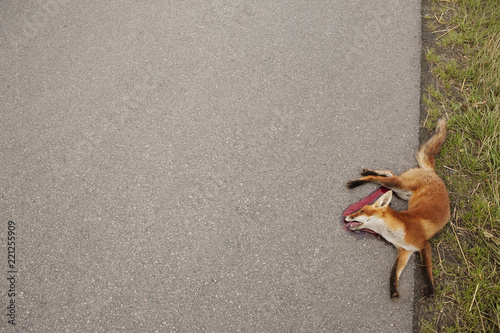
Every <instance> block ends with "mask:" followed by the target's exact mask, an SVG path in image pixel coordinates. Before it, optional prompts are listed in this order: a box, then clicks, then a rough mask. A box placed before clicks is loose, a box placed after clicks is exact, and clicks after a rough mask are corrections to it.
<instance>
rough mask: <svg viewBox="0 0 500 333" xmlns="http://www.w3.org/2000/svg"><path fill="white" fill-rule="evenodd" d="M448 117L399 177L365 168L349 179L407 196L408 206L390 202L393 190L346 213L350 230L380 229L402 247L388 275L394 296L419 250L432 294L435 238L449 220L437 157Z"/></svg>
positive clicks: (353, 183) (351, 184)
mask: <svg viewBox="0 0 500 333" xmlns="http://www.w3.org/2000/svg"><path fill="white" fill-rule="evenodd" d="M446 123H447V121H446V118H444V117H442V118H440V119H439V120H438V122H437V126H436V129H435V131H434V134H433V135H432V136H431V138H430V139H429V140H428V141H427V142H426V143H424V144H423V145H422V146H421V147H420V149H419V150H418V152H417V156H416V157H417V162H418V165H419V167H418V168H414V169H411V170H408V171H406V172H405V173H403V174H401V175H399V176H396V175H395V174H394V173H393V172H391V171H388V170H369V169H363V170H362V171H361V175H362V177H361V178H358V179H355V180H351V181H349V182H347V187H348V188H354V187H357V186H360V185H362V184H365V183H376V184H379V185H382V186H384V187H387V188H389V189H391V190H392V191H394V192H395V193H396V195H397V196H398V197H400V198H401V199H404V200H408V209H407V210H406V211H396V210H394V209H392V208H391V207H389V203H390V202H391V199H392V191H388V192H386V193H385V194H383V195H382V196H381V197H379V198H378V199H377V200H376V201H375V202H374V203H373V204H370V205H366V206H364V207H362V208H361V209H360V210H358V211H357V212H355V213H353V214H350V215H348V216H346V217H345V220H346V221H347V222H351V223H349V228H350V230H361V229H370V230H373V231H374V232H376V233H378V234H380V235H381V236H382V237H384V238H385V239H386V240H387V241H388V242H390V243H392V244H393V245H394V246H395V247H396V249H397V250H398V256H397V259H396V261H395V263H394V266H393V268H392V272H391V278H390V296H391V298H392V299H397V298H399V291H398V283H399V277H400V275H401V272H402V271H403V269H404V267H405V266H406V264H407V262H408V259H409V258H410V256H411V255H412V254H413V253H414V252H416V251H419V252H420V257H421V259H422V263H423V266H424V270H425V280H426V285H427V287H426V292H425V293H426V296H428V297H430V296H431V295H433V294H434V291H435V289H434V279H433V277H432V258H431V245H430V243H429V239H431V238H432V237H433V236H434V235H435V234H436V233H437V232H438V231H439V230H441V229H442V228H443V227H444V226H445V225H446V223H447V222H448V220H449V219H450V201H449V198H448V191H447V190H446V185H445V184H444V182H443V180H442V179H441V178H440V177H439V176H438V175H437V174H436V172H435V171H434V167H435V164H436V156H437V154H438V153H439V151H440V150H441V146H442V145H443V143H444V141H445V138H446Z"/></svg>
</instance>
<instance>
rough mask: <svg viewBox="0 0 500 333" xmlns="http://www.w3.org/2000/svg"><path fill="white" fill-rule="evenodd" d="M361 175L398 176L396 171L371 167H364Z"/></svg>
mask: <svg viewBox="0 0 500 333" xmlns="http://www.w3.org/2000/svg"><path fill="white" fill-rule="evenodd" d="M361 176H381V177H396V175H395V174H394V172H392V171H390V170H371V169H362V170H361Z"/></svg>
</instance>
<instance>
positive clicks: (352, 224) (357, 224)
mask: <svg viewBox="0 0 500 333" xmlns="http://www.w3.org/2000/svg"><path fill="white" fill-rule="evenodd" d="M357 216H359V213H358V212H356V213H354V214H351V215H347V216H346V217H345V218H344V219H345V221H346V222H348V223H347V228H349V230H360V229H362V228H363V222H362V221H359V219H357V218H356V217H357Z"/></svg>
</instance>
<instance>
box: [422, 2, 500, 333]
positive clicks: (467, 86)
mask: <svg viewBox="0 0 500 333" xmlns="http://www.w3.org/2000/svg"><path fill="white" fill-rule="evenodd" d="M432 4H433V8H432V10H431V11H430V12H429V13H427V15H426V17H427V23H428V24H429V26H430V27H431V29H432V30H433V31H434V32H435V37H436V44H435V45H434V46H433V47H431V48H429V50H428V52H427V61H428V62H429V63H430V64H431V68H432V69H431V71H432V74H433V76H434V77H435V83H434V84H433V85H431V86H430V87H429V88H428V90H427V92H426V94H425V95H424V96H423V99H424V102H425V104H426V106H427V110H428V118H427V119H426V125H427V126H428V127H429V128H432V127H433V126H434V124H435V121H436V119H437V117H438V116H439V115H440V114H443V113H448V115H449V118H450V121H449V135H448V138H447V142H446V144H445V146H444V147H443V150H442V152H441V155H440V158H439V161H438V165H437V170H438V171H440V172H441V176H442V177H443V178H444V179H445V182H446V183H447V185H448V187H449V190H450V197H451V201H452V212H453V216H452V220H451V222H450V224H449V226H448V227H447V228H445V229H444V230H443V232H441V233H440V234H439V235H438V236H437V237H436V239H435V240H434V244H435V246H434V247H435V249H436V256H435V258H437V259H436V260H437V261H438V262H437V263H435V266H434V267H435V275H436V277H437V278H436V283H437V288H438V293H437V295H436V298H435V299H434V300H433V301H432V302H431V303H430V305H428V306H427V309H426V311H427V312H426V314H425V315H423V320H422V321H421V324H420V329H421V330H422V331H423V332H436V331H439V332H440V331H446V332H500V200H499V199H500V195H499V188H500V185H499V176H498V174H499V172H500V1H498V0H481V1H479V0H435V1H433V2H432Z"/></svg>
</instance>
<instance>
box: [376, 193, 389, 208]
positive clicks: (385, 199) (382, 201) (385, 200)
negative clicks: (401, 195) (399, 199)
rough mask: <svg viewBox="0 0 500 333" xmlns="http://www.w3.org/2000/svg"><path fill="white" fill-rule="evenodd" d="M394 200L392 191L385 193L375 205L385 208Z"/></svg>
mask: <svg viewBox="0 0 500 333" xmlns="http://www.w3.org/2000/svg"><path fill="white" fill-rule="evenodd" d="M391 200H392V191H388V192H386V193H384V194H383V195H382V196H381V197H380V198H378V199H377V201H375V207H379V208H383V207H386V206H388V205H389V204H390V203H391Z"/></svg>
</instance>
